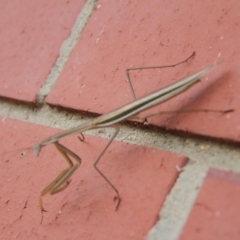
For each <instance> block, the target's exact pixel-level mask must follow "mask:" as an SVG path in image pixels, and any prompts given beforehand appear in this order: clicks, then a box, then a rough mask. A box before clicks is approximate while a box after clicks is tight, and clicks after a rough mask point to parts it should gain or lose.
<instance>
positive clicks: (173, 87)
mask: <svg viewBox="0 0 240 240" xmlns="http://www.w3.org/2000/svg"><path fill="white" fill-rule="evenodd" d="M194 55H195V52H193V54H192V55H191V56H190V57H189V58H187V59H186V60H184V61H182V62H180V63H177V64H174V65H167V66H160V67H143V68H131V69H127V70H126V74H127V79H128V82H129V84H130V88H131V91H132V94H133V96H134V98H135V100H134V101H133V102H131V103H129V104H126V105H124V106H122V107H119V108H117V109H116V110H113V111H111V112H109V113H106V114H103V115H100V116H98V117H96V118H94V119H92V120H89V121H87V122H85V123H83V124H81V125H80V126H77V127H74V128H71V129H68V130H64V131H61V132H59V133H57V134H55V135H53V136H51V137H48V138H46V139H44V140H42V141H41V142H39V143H37V144H36V145H34V146H33V147H32V151H33V153H34V154H35V155H36V156H38V155H39V153H40V151H41V149H42V148H43V147H44V146H46V145H48V144H54V145H55V147H56V149H57V150H58V151H59V152H60V153H61V155H62V156H63V158H64V159H65V160H66V161H67V163H68V165H69V167H68V168H66V169H64V170H63V171H62V172H61V173H60V174H59V175H58V176H57V177H56V178H55V179H54V180H53V181H52V182H51V183H50V184H49V185H48V186H47V187H46V188H44V189H43V191H42V192H41V193H40V196H39V206H40V210H41V216H42V218H41V222H42V219H43V212H44V211H45V209H44V208H43V202H42V197H43V196H44V195H46V194H47V193H49V194H51V195H52V194H56V193H58V192H60V191H62V190H64V189H65V188H66V187H67V186H68V184H69V178H70V177H71V176H72V174H73V173H74V172H75V171H76V170H77V168H78V167H79V166H80V165H81V158H80V157H79V156H78V155H76V154H75V153H74V152H72V151H71V150H69V149H68V148H66V147H65V146H63V145H62V144H60V143H59V140H60V139H62V138H64V137H67V136H70V135H73V134H77V133H80V134H81V136H82V138H79V139H80V140H81V141H83V140H84V136H83V134H82V133H83V132H84V131H87V130H91V129H97V128H106V127H112V128H115V133H114V134H113V136H112V137H111V139H110V140H109V142H108V144H107V145H106V146H105V148H104V149H103V150H102V152H101V153H100V155H99V156H98V158H97V159H96V161H95V163H94V168H95V169H96V170H97V171H98V173H99V174H100V175H101V176H102V177H103V178H104V179H105V181H106V182H107V183H108V184H109V185H110V186H111V188H112V189H113V190H114V191H115V193H116V195H117V197H116V200H117V204H116V210H117V209H118V208H119V205H120V203H121V198H120V194H119V192H118V190H117V188H116V187H115V186H114V185H113V184H112V183H111V182H110V181H109V180H108V178H107V177H106V176H105V175H104V174H103V173H102V172H101V171H100V169H98V167H97V164H98V163H99V161H100V159H101V157H102V156H103V154H104V153H105V151H106V150H107V148H108V147H109V146H110V144H111V143H112V141H113V140H114V138H115V137H116V136H117V134H118V132H119V125H118V124H119V123H120V122H122V121H124V120H129V119H132V118H133V117H135V116H137V114H138V113H140V112H141V111H144V110H146V109H149V108H152V107H154V106H156V105H158V104H160V103H162V102H164V101H167V100H169V99H171V98H173V97H175V96H177V95H178V94H180V93H182V92H184V91H186V90H187V89H188V88H190V87H192V86H193V85H195V84H196V83H197V82H198V81H199V79H200V78H201V77H202V76H203V75H205V74H206V73H208V72H210V71H211V70H212V69H214V68H215V67H216V66H218V65H219V63H214V64H213V65H211V66H208V67H206V68H204V69H202V70H200V71H198V72H196V73H194V74H192V75H189V76H188V77H185V78H183V79H181V80H179V81H177V82H175V83H173V84H170V85H168V86H166V87H164V88H162V89H159V90H157V91H155V92H152V93H150V94H148V95H146V96H144V97H141V98H139V99H136V97H135V94H134V91H133V87H132V84H131V81H130V76H129V71H130V70H137V69H150V68H164V67H174V66H177V65H179V64H182V63H184V62H187V61H188V60H189V59H190V58H192V57H193V56H194ZM210 111H211V110H210ZM213 111H214V110H213ZM215 111H218V110H215ZM219 112H220V111H219ZM222 112H226V111H222ZM151 116H152V115H151ZM147 117H149V116H147ZM147 117H145V119H146V118H147ZM70 157H72V158H73V159H75V160H76V162H77V163H76V164H73V162H72V160H71V159H70Z"/></svg>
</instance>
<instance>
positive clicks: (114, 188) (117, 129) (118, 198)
mask: <svg viewBox="0 0 240 240" xmlns="http://www.w3.org/2000/svg"><path fill="white" fill-rule="evenodd" d="M114 128H115V129H116V132H115V133H114V135H113V136H112V138H111V139H110V140H109V142H108V144H107V145H106V147H105V148H104V149H103V151H102V152H101V153H100V155H99V156H98V158H97V160H96V161H95V163H94V167H95V169H96V170H97V171H98V173H99V174H100V175H101V176H102V177H103V178H104V179H105V181H106V182H107V183H108V184H109V185H110V186H111V188H112V189H113V190H114V191H115V192H116V194H117V201H118V202H117V205H116V208H115V210H116V211H117V210H118V207H119V205H120V203H121V198H120V195H119V193H118V190H117V188H116V187H115V186H114V185H113V184H112V183H111V182H110V181H109V180H108V179H107V177H106V176H105V175H104V174H103V173H102V172H101V171H100V170H99V169H98V167H97V164H98V163H99V161H100V159H101V157H102V155H103V154H104V153H105V152H106V150H107V148H108V147H109V146H110V144H111V143H112V141H113V139H114V138H115V137H116V136H117V134H118V132H119V126H118V125H115V126H114Z"/></svg>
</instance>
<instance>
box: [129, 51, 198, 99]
mask: <svg viewBox="0 0 240 240" xmlns="http://www.w3.org/2000/svg"><path fill="white" fill-rule="evenodd" d="M194 56H195V52H193V53H192V54H191V56H190V57H188V58H187V59H185V60H183V61H181V62H179V63H176V64H172V65H165V66H153V67H138V68H128V69H126V70H125V71H126V76H127V80H128V83H129V87H130V89H131V93H132V96H133V98H134V100H137V98H136V95H135V92H134V90H133V86H132V82H131V79H130V75H129V72H130V71H134V70H143V69H154V68H170V67H176V66H178V65H180V64H182V63H185V62H187V61H188V60H189V59H191V58H193V57H194Z"/></svg>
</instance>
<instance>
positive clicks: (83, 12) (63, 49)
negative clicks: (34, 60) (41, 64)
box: [37, 0, 97, 105]
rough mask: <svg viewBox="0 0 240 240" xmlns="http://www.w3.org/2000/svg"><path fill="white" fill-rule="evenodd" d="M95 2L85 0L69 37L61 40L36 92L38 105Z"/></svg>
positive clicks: (45, 94) (55, 79)
mask: <svg viewBox="0 0 240 240" xmlns="http://www.w3.org/2000/svg"><path fill="white" fill-rule="evenodd" d="M96 2H97V0H87V2H86V3H85V5H84V7H83V8H82V10H81V12H80V13H79V15H78V17H77V20H76V22H75V24H74V26H73V27H72V29H71V33H70V35H69V37H68V38H67V39H66V40H65V41H64V42H63V44H62V46H61V48H60V51H59V56H58V58H57V61H56V62H55V65H54V66H53V67H52V69H51V71H50V73H49V74H48V76H47V78H46V80H45V82H44V83H43V85H42V87H41V88H40V90H39V92H38V97H37V103H38V104H39V105H41V104H43V103H44V99H45V98H46V97H47V95H48V94H49V93H50V91H51V89H52V87H53V85H54V84H55V83H56V81H57V79H58V77H59V75H60V74H61V72H62V70H63V68H64V65H65V63H66V62H67V60H68V57H69V55H70V53H71V52H72V50H73V48H74V47H75V45H76V43H77V41H78V39H79V37H80V35H81V33H82V31H83V29H84V27H85V25H86V23H87V21H88V19H89V17H90V16H91V14H92V12H93V9H94V6H95V4H96Z"/></svg>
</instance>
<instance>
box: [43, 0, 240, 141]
mask: <svg viewBox="0 0 240 240" xmlns="http://www.w3.org/2000/svg"><path fill="white" fill-rule="evenodd" d="M239 7H240V3H239V2H237V1H233V0H231V1H228V2H226V1H221V2H218V4H216V3H213V2H209V1H200V2H197V3H195V2H194V3H193V2H187V3H186V2H177V1H150V2H149V3H148V4H147V5H146V3H145V2H144V1H137V2H136V1H133V2H131V1H130V2H129V1H114V0H113V1H108V2H107V3H106V2H104V1H99V2H98V7H97V8H96V9H95V11H94V12H93V14H92V16H91V18H90V19H89V22H88V24H87V26H86V27H85V29H84V31H83V34H82V36H81V38H80V39H79V42H78V44H77V46H76V48H75V49H74V51H73V52H72V55H71V57H70V59H69V61H68V63H67V65H66V67H65V69H64V71H63V73H62V75H61V77H60V79H59V81H58V82H57V84H56V85H55V87H54V89H53V91H52V92H51V94H50V96H49V97H48V98H47V101H48V103H51V104H54V105H61V106H63V107H68V108H74V109H81V110H85V111H90V112H97V113H105V112H108V111H110V110H112V109H114V108H116V107H119V106H121V105H123V104H125V103H127V102H129V101H131V100H132V97H131V94H130V91H129V88H128V84H127V83H126V81H125V79H126V77H125V74H124V70H125V69H126V68H129V67H132V66H134V67H139V66H155V65H166V64H172V63H176V62H179V61H181V60H183V59H185V58H187V57H188V56H189V55H190V54H191V53H192V52H193V51H196V53H197V55H196V57H195V59H193V60H192V61H191V62H190V63H189V64H185V65H182V66H180V67H178V68H175V69H168V70H161V71H160V70H155V71H151V70H149V71H147V70H145V71H141V72H135V73H133V74H132V77H133V84H134V87H135V89H136V94H137V96H141V95H145V94H147V93H148V92H151V91H153V90H156V89H159V88H161V87H163V86H164V85H166V84H169V83H171V82H174V81H176V80H178V79H180V78H181V77H183V76H186V75H187V74H189V73H193V72H195V71H198V70H200V69H202V68H204V67H206V66H208V65H211V64H213V63H214V61H215V60H216V59H217V56H218V54H219V53H221V56H220V58H219V60H220V61H222V60H223V61H224V63H223V64H222V65H221V66H219V67H218V68H217V69H216V70H214V72H212V73H211V74H209V75H208V76H207V77H204V78H203V80H202V82H201V83H199V84H198V85H196V86H194V87H193V88H192V89H190V90H189V91H188V92H187V93H184V94H182V95H181V96H179V97H177V98H174V99H173V100H171V101H170V102H167V103H164V104H163V105H162V106H159V107H158V108H157V109H158V110H179V109H203V108H207V109H221V110H224V109H229V108H231V109H232V108H234V109H235V112H234V113H230V114H225V115H221V114H218V113H211V114H210V113H207V114H206V113H199V114H195V113H194V114H185V115H183V114H181V115H178V116H175V115H170V116H169V115H165V116H159V117H157V118H154V119H152V120H150V121H149V122H150V123H154V124H157V125H161V126H162V125H164V126H166V127H168V128H173V129H175V128H177V129H182V130H187V131H190V132H194V133H198V134H203V135H209V136H214V137H220V138H227V139H231V140H237V141H238V140H239V139H240V127H239V121H238V119H239V114H240V111H239V104H238V102H239V101H240V95H239V90H240V82H239V81H238V79H239V76H240V70H239V67H238V62H239V58H240V51H239V49H240V45H239V44H240V42H239V40H238V37H237V36H239V34H240V28H239V27H238V24H239V21H240V15H239V11H238V9H239ZM110 9H111V10H110ZM134 76H135V78H134ZM110 99H111V101H109V100H110Z"/></svg>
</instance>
